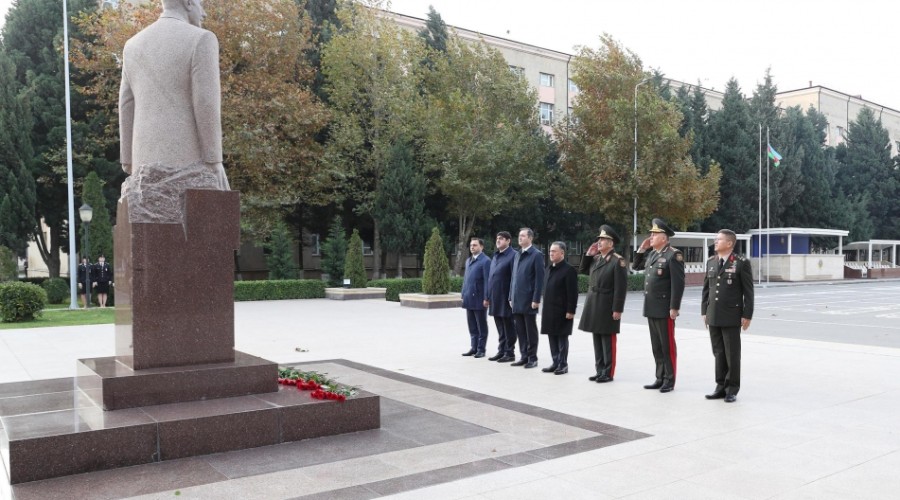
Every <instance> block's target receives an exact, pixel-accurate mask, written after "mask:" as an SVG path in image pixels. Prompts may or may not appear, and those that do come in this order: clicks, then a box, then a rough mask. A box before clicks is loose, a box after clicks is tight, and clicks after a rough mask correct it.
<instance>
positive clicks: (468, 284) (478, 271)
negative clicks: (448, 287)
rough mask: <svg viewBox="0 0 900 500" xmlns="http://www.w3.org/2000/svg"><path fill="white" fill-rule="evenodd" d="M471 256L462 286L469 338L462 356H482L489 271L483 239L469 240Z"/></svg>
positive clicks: (489, 265) (485, 330) (485, 334)
mask: <svg viewBox="0 0 900 500" xmlns="http://www.w3.org/2000/svg"><path fill="white" fill-rule="evenodd" d="M469 250H470V251H471V252H472V257H470V258H469V259H468V260H467V261H466V274H465V278H464V279H463V287H462V300H463V303H462V306H463V309H465V310H466V316H467V318H468V320H469V339H470V342H471V348H470V349H469V350H468V351H467V352H464V353H463V356H473V355H474V356H475V357H476V358H483V357H484V349H485V347H486V346H487V335H488V326H487V309H485V307H484V301H485V300H487V283H488V275H489V274H490V272H491V259H489V258H488V257H487V255H484V254H483V253H482V251H483V250H484V240H482V239H481V238H472V240H471V241H470V242H469Z"/></svg>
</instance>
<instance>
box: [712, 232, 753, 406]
mask: <svg viewBox="0 0 900 500" xmlns="http://www.w3.org/2000/svg"><path fill="white" fill-rule="evenodd" d="M736 243H737V236H736V235H735V234H734V231H731V230H730V229H722V230H720V231H719V234H717V235H716V242H715V250H716V255H714V256H713V257H710V259H709V260H708V261H707V262H706V277H705V279H704V280H703V295H702V296H701V300H700V314H702V315H703V323H704V324H706V325H707V328H709V339H710V342H712V350H713V356H715V358H716V389H715V390H714V391H713V392H712V394H707V395H706V399H722V398H724V399H725V402H726V403H733V402H734V401H735V400H737V393H738V391H739V390H740V388H741V330H742V329H743V330H746V329H747V328H749V327H750V320H751V319H752V318H753V270H752V269H751V266H750V261H749V260H748V259H747V258H745V257H744V256H742V255H738V254H736V253H734V246H735V244H736Z"/></svg>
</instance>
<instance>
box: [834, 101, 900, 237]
mask: <svg viewBox="0 0 900 500" xmlns="http://www.w3.org/2000/svg"><path fill="white" fill-rule="evenodd" d="M836 155H837V159H838V161H839V162H840V165H839V167H838V175H837V178H838V184H839V186H840V188H841V191H842V192H843V193H844V194H845V195H846V196H847V197H848V198H850V199H860V197H861V196H864V195H868V197H869V204H868V210H869V219H870V220H871V223H872V226H873V227H874V228H875V232H874V236H875V237H876V238H883V239H892V238H898V237H900V228H898V227H896V226H894V225H893V223H892V216H893V215H894V214H897V213H898V212H897V208H896V205H897V200H898V199H900V178H898V171H897V169H896V168H895V163H894V160H893V159H892V158H891V142H890V137H889V136H888V133H887V130H885V128H884V127H883V126H882V124H881V120H880V119H878V118H876V116H875V112H873V111H872V110H871V109H869V108H863V109H861V110H860V112H859V114H858V115H857V117H856V120H855V121H852V122H850V123H849V125H848V127H847V140H846V142H845V143H844V144H841V145H839V146H838V147H837V152H836Z"/></svg>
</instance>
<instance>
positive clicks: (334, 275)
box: [320, 216, 347, 286]
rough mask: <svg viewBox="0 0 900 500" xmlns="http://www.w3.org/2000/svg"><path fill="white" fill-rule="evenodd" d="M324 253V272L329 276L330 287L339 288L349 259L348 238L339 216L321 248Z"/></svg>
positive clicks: (332, 224)
mask: <svg viewBox="0 0 900 500" xmlns="http://www.w3.org/2000/svg"><path fill="white" fill-rule="evenodd" d="M320 250H321V252H322V272H323V273H325V274H327V275H328V284H329V285H330V286H339V285H340V284H341V278H342V277H343V276H344V259H345V258H346V257H347V237H346V236H345V235H344V225H343V223H342V222H341V217H340V216H337V217H335V218H334V221H333V222H332V223H331V228H330V229H329V230H328V239H326V240H325V241H324V242H323V243H322V245H321V248H320Z"/></svg>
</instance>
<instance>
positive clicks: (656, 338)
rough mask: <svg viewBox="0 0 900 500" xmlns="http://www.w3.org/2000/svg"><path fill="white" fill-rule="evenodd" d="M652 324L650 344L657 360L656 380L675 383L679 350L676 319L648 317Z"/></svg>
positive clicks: (649, 322) (648, 321)
mask: <svg viewBox="0 0 900 500" xmlns="http://www.w3.org/2000/svg"><path fill="white" fill-rule="evenodd" d="M647 323H648V324H649V325H650V346H651V347H652V348H653V359H654V361H656V380H657V381H658V382H663V383H669V384H672V385H675V371H676V368H677V363H676V359H677V350H676V348H675V320H673V319H672V318H647Z"/></svg>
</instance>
